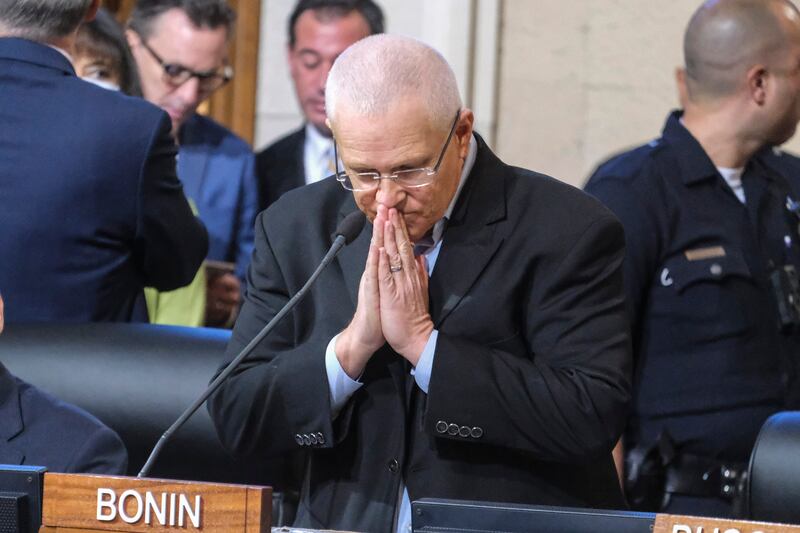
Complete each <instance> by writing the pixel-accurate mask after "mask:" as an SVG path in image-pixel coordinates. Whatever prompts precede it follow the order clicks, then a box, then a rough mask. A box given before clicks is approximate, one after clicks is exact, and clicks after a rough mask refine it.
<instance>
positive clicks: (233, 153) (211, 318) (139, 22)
mask: <svg viewBox="0 0 800 533" xmlns="http://www.w3.org/2000/svg"><path fill="white" fill-rule="evenodd" d="M234 18H235V15H234V12H233V11H232V10H231V8H230V7H228V5H227V4H226V3H225V0H210V1H209V0H204V1H199V0H139V2H137V4H136V6H135V7H134V9H133V12H132V13H131V18H130V21H129V22H128V31H127V35H128V42H129V44H130V46H131V51H132V53H133V57H134V59H135V60H136V64H137V66H138V68H139V75H140V77H141V84H142V92H143V94H144V97H145V98H146V99H147V100H149V101H150V102H152V103H154V104H156V105H158V106H159V107H161V108H162V109H164V111H166V112H167V113H169V115H170V118H171V119H172V132H173V134H174V135H175V137H176V140H177V141H178V145H179V147H180V148H179V156H178V176H179V177H180V179H181V181H182V182H183V183H184V185H185V187H186V195H187V196H188V197H189V198H190V199H191V200H192V201H194V202H195V205H196V206H197V210H198V213H199V216H200V218H201V219H202V220H203V222H204V223H205V225H206V227H207V228H208V231H209V237H210V247H209V252H208V257H209V259H214V260H217V261H226V262H230V263H235V265H236V267H235V272H233V273H218V272H215V271H212V270H209V271H208V274H209V275H208V292H207V295H208V297H207V305H206V323H207V324H208V325H215V326H218V325H223V324H225V323H226V322H231V323H232V318H233V316H234V315H235V313H236V311H237V310H238V307H239V302H240V300H241V280H243V279H244V275H245V272H246V270H247V266H248V265H249V263H250V255H251V253H252V251H253V225H254V222H255V215H256V209H257V203H258V199H257V195H258V193H257V187H256V179H255V170H254V166H255V158H254V155H253V152H252V150H251V149H250V147H249V146H248V145H247V143H245V142H244V141H243V140H242V139H240V138H239V137H237V136H236V135H235V134H234V133H233V132H231V131H229V130H227V129H226V128H224V127H223V126H221V125H219V124H217V123H216V122H214V121H213V120H211V119H209V118H207V117H204V116H201V115H199V114H197V113H196V110H197V107H198V106H199V105H200V104H201V103H202V102H203V101H204V100H206V99H207V98H208V97H209V96H210V95H211V94H212V93H213V92H214V91H216V90H217V89H218V88H220V87H221V86H222V85H223V84H225V83H226V82H227V81H229V80H230V79H231V77H232V76H233V70H232V68H231V67H230V66H229V65H228V64H227V48H228V40H229V38H230V35H231V31H232V26H233V22H234Z"/></svg>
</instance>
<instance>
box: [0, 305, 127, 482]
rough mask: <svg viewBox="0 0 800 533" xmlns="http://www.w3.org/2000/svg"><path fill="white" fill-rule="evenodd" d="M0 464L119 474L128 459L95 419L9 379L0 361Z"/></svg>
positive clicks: (0, 319) (0, 321)
mask: <svg viewBox="0 0 800 533" xmlns="http://www.w3.org/2000/svg"><path fill="white" fill-rule="evenodd" d="M2 331H3V298H2V296H0V333H2ZM0 463H2V464H12V465H20V464H23V465H35V466H46V467H47V468H48V469H50V470H52V471H54V472H74V473H85V472H86V473H89V472H90V473H96V474H125V469H126V466H127V464H128V454H127V452H126V451H125V446H124V445H123V444H122V441H121V440H120V439H119V437H118V436H117V434H116V433H114V432H113V431H112V430H110V429H109V428H107V427H106V426H104V425H103V424H102V423H101V422H100V421H99V420H97V419H96V418H94V417H93V416H92V415H90V414H89V413H87V412H85V411H83V410H81V409H78V408H77V407H75V406H73V405H69V404H67V403H64V402H62V401H59V400H57V399H55V398H53V397H52V396H50V395H49V394H46V393H44V392H42V391H40V390H38V389H37V388H36V387H33V386H32V385H29V384H28V383H25V382H24V381H22V380H20V379H18V378H15V377H14V376H12V375H11V373H10V372H9V371H8V370H6V367H5V366H3V363H2V362H0Z"/></svg>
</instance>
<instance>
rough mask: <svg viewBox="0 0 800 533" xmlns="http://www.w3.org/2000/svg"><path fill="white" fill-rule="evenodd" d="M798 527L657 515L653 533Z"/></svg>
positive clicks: (761, 532)
mask: <svg viewBox="0 0 800 533" xmlns="http://www.w3.org/2000/svg"><path fill="white" fill-rule="evenodd" d="M795 532H800V526H790V525H785V524H770V523H767V522H749V521H745V520H722V519H718V518H702V517H698V516H680V515H669V514H659V515H657V516H656V523H655V526H654V527H653V533H795Z"/></svg>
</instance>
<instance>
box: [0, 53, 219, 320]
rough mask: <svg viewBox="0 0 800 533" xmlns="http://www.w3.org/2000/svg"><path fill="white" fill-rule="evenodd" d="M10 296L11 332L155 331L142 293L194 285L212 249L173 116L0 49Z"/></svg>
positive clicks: (2, 189)
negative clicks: (87, 325) (92, 327)
mask: <svg viewBox="0 0 800 533" xmlns="http://www.w3.org/2000/svg"><path fill="white" fill-rule="evenodd" d="M0 95H2V97H0V124H2V126H0V254H2V255H3V260H2V261H0V292H2V294H3V299H4V300H5V302H6V320H7V321H8V322H22V321H54V320H60V321H129V320H146V319H147V314H146V310H145V308H144V305H143V302H144V298H143V294H142V289H143V287H144V286H146V285H148V286H154V287H156V288H158V289H162V290H168V289H174V288H177V287H179V286H181V285H185V284H187V283H189V282H190V281H191V280H192V278H193V277H194V274H195V272H196V270H197V268H198V266H199V265H200V263H201V262H202V260H203V258H204V257H205V254H206V250H207V247H208V240H207V235H206V231H205V228H204V227H203V226H202V223H200V221H199V220H197V219H196V218H195V217H194V216H193V215H192V212H191V210H190V208H189V205H188V203H187V202H186V199H185V198H184V196H183V189H182V187H181V184H180V182H179V181H178V179H177V177H176V175H175V144H174V142H173V141H172V138H171V137H170V133H169V132H170V127H171V126H170V121H169V117H168V116H167V114H166V113H164V112H163V111H161V110H159V109H158V108H156V107H155V106H153V105H151V104H149V103H147V102H144V101H142V100H140V99H135V98H129V97H127V96H124V95H122V94H119V93H116V92H114V91H109V90H106V89H101V88H100V87H97V86H95V85H92V84H90V83H87V82H85V81H83V80H81V79H79V78H77V77H76V76H75V71H74V70H73V68H72V66H71V65H70V63H69V62H68V61H67V59H66V58H65V57H64V56H63V55H62V54H60V53H59V52H58V51H56V50H54V49H53V48H50V47H48V46H45V45H42V44H38V43H35V42H32V41H27V40H24V39H15V38H0Z"/></svg>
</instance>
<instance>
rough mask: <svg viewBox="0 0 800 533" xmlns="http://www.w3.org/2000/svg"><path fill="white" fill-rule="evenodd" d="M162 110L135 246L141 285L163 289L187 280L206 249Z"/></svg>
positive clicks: (142, 183)
mask: <svg viewBox="0 0 800 533" xmlns="http://www.w3.org/2000/svg"><path fill="white" fill-rule="evenodd" d="M170 127H171V126H170V121H169V117H168V116H167V115H166V113H164V114H163V115H162V117H161V121H160V123H159V125H158V128H157V130H156V131H155V132H154V136H153V139H152V142H151V146H150V150H149V154H148V156H147V160H146V161H145V163H144V166H143V168H142V173H141V178H140V179H141V181H140V185H139V198H138V199H137V201H138V206H137V212H138V220H137V227H136V236H135V243H134V249H135V251H136V256H137V257H136V259H137V264H138V265H139V268H140V270H141V271H142V272H143V274H144V281H145V285H147V286H150V287H155V288H156V289H159V290H162V291H165V290H172V289H176V288H178V287H182V286H184V285H187V284H189V283H190V282H191V281H192V279H193V278H194V276H195V274H196V273H197V269H198V268H199V267H200V264H201V263H202V262H203V259H204V258H205V257H206V254H207V253H208V234H207V232H206V229H205V226H203V224H202V222H200V219H198V218H197V217H195V216H194V215H193V214H192V210H191V208H190V207H189V203H188V202H187V201H186V198H185V196H184V195H183V186H182V185H181V182H180V181H179V180H178V177H177V175H176V173H175V154H176V149H175V143H174V141H173V140H172V137H171V136H170Z"/></svg>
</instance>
